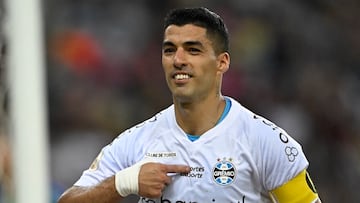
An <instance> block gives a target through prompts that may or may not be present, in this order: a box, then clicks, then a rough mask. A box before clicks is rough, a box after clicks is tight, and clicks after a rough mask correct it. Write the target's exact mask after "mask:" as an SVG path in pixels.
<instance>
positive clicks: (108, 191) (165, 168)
mask: <svg viewBox="0 0 360 203" xmlns="http://www.w3.org/2000/svg"><path fill="white" fill-rule="evenodd" d="M189 172H190V167H189V166H184V165H166V164H161V163H152V162H151V163H146V164H144V165H142V166H141V169H140V172H139V183H138V184H139V195H140V196H142V197H148V198H159V197H160V196H161V195H162V191H163V190H164V188H165V187H166V185H168V184H171V177H169V176H168V175H167V174H168V173H189ZM123 198H124V197H122V196H121V195H119V193H118V192H117V190H116V188H115V175H113V176H111V177H109V178H107V179H105V180H104V181H102V182H100V183H99V184H97V185H95V186H91V187H79V186H73V187H71V188H69V189H68V190H67V191H65V193H64V194H63V195H62V196H61V197H60V198H59V200H58V203H118V202H121V200H122V199H123Z"/></svg>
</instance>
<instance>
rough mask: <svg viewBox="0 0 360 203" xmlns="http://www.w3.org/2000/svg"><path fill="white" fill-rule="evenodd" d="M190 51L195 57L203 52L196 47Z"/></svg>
mask: <svg viewBox="0 0 360 203" xmlns="http://www.w3.org/2000/svg"><path fill="white" fill-rule="evenodd" d="M188 51H189V52H190V53H191V54H193V55H196V54H199V53H200V52H201V50H200V49H198V48H194V47H190V48H189V49H188Z"/></svg>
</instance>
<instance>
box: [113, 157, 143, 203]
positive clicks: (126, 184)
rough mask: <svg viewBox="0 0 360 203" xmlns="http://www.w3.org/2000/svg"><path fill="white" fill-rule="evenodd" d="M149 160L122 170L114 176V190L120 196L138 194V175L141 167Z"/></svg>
mask: <svg viewBox="0 0 360 203" xmlns="http://www.w3.org/2000/svg"><path fill="white" fill-rule="evenodd" d="M147 162H149V160H146V161H145V160H142V161H140V162H138V163H136V164H135V165H133V166H130V167H128V168H126V169H123V170H121V171H119V172H117V173H116V174H115V188H116V191H117V192H118V193H119V194H120V195H121V196H122V197H126V196H128V195H130V194H136V195H137V194H138V193H139V173H140V169H141V166H142V165H143V164H145V163H147Z"/></svg>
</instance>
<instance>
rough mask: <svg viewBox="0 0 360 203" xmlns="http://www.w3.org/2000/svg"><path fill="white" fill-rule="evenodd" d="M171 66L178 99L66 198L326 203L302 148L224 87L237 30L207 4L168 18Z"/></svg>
mask: <svg viewBox="0 0 360 203" xmlns="http://www.w3.org/2000/svg"><path fill="white" fill-rule="evenodd" d="M164 29H165V30H164V40H163V50H162V64H163V68H164V72H165V78H166V81H167V84H168V86H169V89H170V91H171V93H172V96H173V103H174V104H173V105H171V106H170V107H168V108H167V109H165V110H163V111H161V112H160V113H158V114H157V115H155V116H154V117H153V118H151V119H149V120H147V121H145V122H143V123H141V124H139V125H137V126H134V127H132V128H130V129H129V130H127V131H125V132H123V133H122V134H120V135H119V136H118V137H117V138H116V139H115V140H114V141H113V142H112V143H111V144H109V145H108V146H106V147H104V148H103V149H102V150H101V152H100V154H99V155H98V157H97V158H96V160H95V161H94V162H93V164H92V165H91V166H90V168H89V169H88V170H86V171H84V173H83V175H82V176H81V177H80V179H79V180H78V181H77V182H76V183H75V184H74V186H73V187H71V188H70V189H69V190H67V191H66V192H65V193H64V194H63V195H62V196H61V197H60V199H59V203H70V202H87V203H89V202H96V203H100V202H120V201H121V200H122V199H123V198H124V197H126V196H128V195H130V194H136V195H139V196H140V200H139V202H149V203H150V202H166V203H170V202H171V203H179V202H184V203H185V202H186V203H190V202H192V203H194V202H198V203H199V202H218V203H223V202H234V203H235V202H236V203H238V202H241V203H245V202H246V203H255V202H256V203H259V202H265V203H267V202H281V203H283V202H286V203H292V202H302V203H315V202H320V199H319V198H318V195H317V193H316V190H315V189H314V187H313V185H312V182H311V180H310V178H309V176H308V174H307V172H306V169H307V167H308V161H307V160H306V158H305V155H304V153H303V152H302V149H301V146H300V145H299V144H298V143H297V142H296V141H295V140H293V139H292V138H291V137H290V136H289V135H288V134H287V133H286V132H285V131H284V130H282V129H281V128H279V127H277V126H276V125H275V124H273V123H271V122H270V121H268V120H266V119H264V118H262V117H260V116H258V115H256V114H254V113H252V112H251V111H249V110H247V109H246V108H244V107H243V106H241V105H240V104H239V103H238V102H237V101H235V100H234V99H232V98H230V97H225V96H223V95H222V94H221V83H222V77H223V74H224V73H225V72H226V71H227V70H228V69H229V64H230V55H229V53H228V32H227V29H226V27H225V25H224V23H223V21H222V19H221V18H220V17H219V16H218V15H217V14H215V13H213V12H211V11H209V10H208V9H206V8H192V9H176V10H172V11H171V12H170V13H169V14H168V15H167V17H166V18H165V26H164Z"/></svg>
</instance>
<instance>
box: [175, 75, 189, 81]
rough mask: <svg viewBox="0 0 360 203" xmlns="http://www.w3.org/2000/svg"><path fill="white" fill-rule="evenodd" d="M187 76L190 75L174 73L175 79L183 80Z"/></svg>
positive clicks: (187, 77)
mask: <svg viewBox="0 0 360 203" xmlns="http://www.w3.org/2000/svg"><path fill="white" fill-rule="evenodd" d="M189 78H190V76H189V75H186V74H177V75H175V79H176V80H183V79H189Z"/></svg>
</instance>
